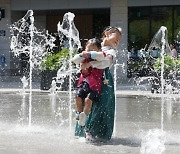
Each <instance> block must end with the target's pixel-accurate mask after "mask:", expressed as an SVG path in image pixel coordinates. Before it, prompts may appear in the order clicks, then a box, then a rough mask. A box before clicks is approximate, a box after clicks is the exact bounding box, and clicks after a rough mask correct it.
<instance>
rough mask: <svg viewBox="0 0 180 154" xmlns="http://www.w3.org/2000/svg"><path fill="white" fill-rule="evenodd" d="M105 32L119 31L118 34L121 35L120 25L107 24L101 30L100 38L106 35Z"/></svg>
mask: <svg viewBox="0 0 180 154" xmlns="http://www.w3.org/2000/svg"><path fill="white" fill-rule="evenodd" d="M105 32H109V33H115V32H119V34H120V35H121V32H122V29H121V28H120V27H112V26H108V27H106V28H105V29H104V30H103V32H102V39H103V38H104V37H106V35H105Z"/></svg>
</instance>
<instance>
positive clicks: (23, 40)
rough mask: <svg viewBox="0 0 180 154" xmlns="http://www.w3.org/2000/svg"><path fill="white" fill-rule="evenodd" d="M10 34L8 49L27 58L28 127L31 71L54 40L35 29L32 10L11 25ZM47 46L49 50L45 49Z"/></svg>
mask: <svg viewBox="0 0 180 154" xmlns="http://www.w3.org/2000/svg"><path fill="white" fill-rule="evenodd" d="M10 32H11V36H12V37H11V45H10V49H11V51H12V52H13V53H14V55H15V56H20V55H21V54H26V55H28V56H29V79H28V81H29V126H31V110H32V106H31V102H32V70H33V68H35V67H36V66H39V65H40V64H41V60H42V59H43V58H44V57H45V56H46V54H47V51H48V50H52V49H53V47H54V46H55V45H54V43H53V42H54V41H55V38H54V37H53V36H51V35H49V34H48V33H46V34H43V32H39V31H38V30H37V29H36V27H35V26H34V17H33V11H32V10H29V11H28V12H27V13H26V15H25V16H24V17H23V18H22V19H20V20H19V21H17V22H15V23H14V24H12V25H11V27H10ZM47 45H48V48H49V49H47Z"/></svg>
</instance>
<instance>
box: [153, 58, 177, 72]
mask: <svg viewBox="0 0 180 154" xmlns="http://www.w3.org/2000/svg"><path fill="white" fill-rule="evenodd" d="M153 66H154V69H155V70H156V71H159V72H160V71H161V58H157V59H156V60H155V62H154V65H153ZM179 68H180V58H178V59H172V58H171V57H170V56H164V71H166V72H170V71H171V70H175V69H179Z"/></svg>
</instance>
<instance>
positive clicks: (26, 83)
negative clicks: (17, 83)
mask: <svg viewBox="0 0 180 154" xmlns="http://www.w3.org/2000/svg"><path fill="white" fill-rule="evenodd" d="M21 82H22V84H23V94H24V93H25V89H26V87H27V86H28V80H27V79H26V77H25V76H23V77H22V78H21Z"/></svg>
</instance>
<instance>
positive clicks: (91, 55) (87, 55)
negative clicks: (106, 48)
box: [81, 51, 106, 61]
mask: <svg viewBox="0 0 180 154" xmlns="http://www.w3.org/2000/svg"><path fill="white" fill-rule="evenodd" d="M81 55H82V57H84V58H91V59H94V60H97V61H102V60H104V57H105V56H106V54H105V53H104V52H100V51H99V52H98V51H88V52H87V51H83V52H82V53H81Z"/></svg>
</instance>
